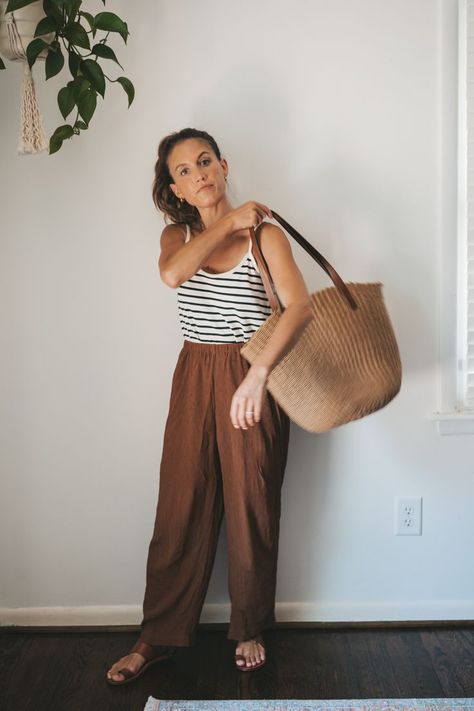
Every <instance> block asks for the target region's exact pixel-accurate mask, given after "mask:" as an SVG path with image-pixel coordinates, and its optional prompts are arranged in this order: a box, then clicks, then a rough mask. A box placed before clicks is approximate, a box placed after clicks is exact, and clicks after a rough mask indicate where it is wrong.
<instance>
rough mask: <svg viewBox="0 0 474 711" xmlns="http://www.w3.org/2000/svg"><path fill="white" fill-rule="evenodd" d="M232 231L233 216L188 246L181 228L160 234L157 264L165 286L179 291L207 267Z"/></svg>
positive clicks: (225, 217)
mask: <svg viewBox="0 0 474 711" xmlns="http://www.w3.org/2000/svg"><path fill="white" fill-rule="evenodd" d="M233 231H234V227H233V222H232V216H231V214H230V213H227V214H226V215H224V216H223V217H221V218H220V219H219V220H216V222H214V224H213V225H211V226H210V227H208V228H207V229H205V230H204V231H203V232H201V233H200V234H199V235H196V236H195V237H194V238H193V239H192V240H189V242H186V243H185V242H184V239H185V237H184V234H183V228H182V227H179V226H178V225H176V224H171V225H166V227H165V228H164V229H163V232H162V233H161V240H160V245H161V254H160V257H159V260H158V269H159V272H160V276H161V278H162V280H163V281H164V283H165V284H167V285H168V286H170V287H171V288H172V289H176V288H177V287H178V286H179V285H180V284H182V283H183V282H184V281H186V280H187V279H189V278H190V277H191V276H193V274H195V273H196V272H197V271H198V269H200V268H201V267H202V266H203V264H206V262H207V259H208V257H209V255H210V254H211V253H212V252H213V251H214V250H215V249H216V247H217V246H218V245H219V244H221V242H223V241H224V239H225V238H226V237H227V235H229V234H232V232H233Z"/></svg>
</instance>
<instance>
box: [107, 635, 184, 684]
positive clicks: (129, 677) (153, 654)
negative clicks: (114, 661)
mask: <svg viewBox="0 0 474 711" xmlns="http://www.w3.org/2000/svg"><path fill="white" fill-rule="evenodd" d="M132 652H137V653H138V654H141V656H142V657H143V658H144V659H145V664H143V665H142V666H141V667H140V669H139V670H138V671H136V672H133V671H132V670H131V669H129V668H128V667H122V668H121V669H117V671H116V672H114V674H122V675H123V676H124V677H125V679H119V680H117V681H116V680H115V679H112V678H111V677H109V675H108V672H107V676H106V679H107V682H108V683H109V684H112V685H113V686H120V685H121V684H128V682H130V681H133V680H134V679H137V678H138V677H139V676H141V675H142V674H143V672H145V671H146V670H147V669H148V668H149V667H151V666H152V665H153V664H156V663H157V662H164V661H165V660H166V659H171V657H172V656H173V654H175V652H176V647H171V646H164V645H159V646H158V645H151V644H147V643H146V642H140V641H138V642H136V643H135V644H134V645H133V647H132V649H131V650H130V652H129V654H132Z"/></svg>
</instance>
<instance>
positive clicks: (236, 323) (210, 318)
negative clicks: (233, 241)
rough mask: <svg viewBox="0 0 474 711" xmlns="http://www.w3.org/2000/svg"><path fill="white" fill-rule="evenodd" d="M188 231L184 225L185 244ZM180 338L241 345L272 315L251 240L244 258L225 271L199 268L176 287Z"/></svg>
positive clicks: (187, 227) (188, 235)
mask: <svg viewBox="0 0 474 711" xmlns="http://www.w3.org/2000/svg"><path fill="white" fill-rule="evenodd" d="M190 238H191V230H190V228H189V225H186V242H188V241H189V239H190ZM176 291H177V299H178V315H179V321H180V324H181V331H182V334H183V338H184V339H185V340H186V341H194V342H199V343H244V342H245V341H248V340H249V339H250V337H251V336H252V334H253V333H254V332H255V331H256V330H257V329H258V328H260V326H261V325H262V323H263V322H264V321H266V319H267V318H268V317H269V316H270V314H271V313H272V309H271V306H270V302H269V300H268V297H267V295H266V292H265V288H264V286H263V281H262V277H261V276H260V272H259V270H258V267H257V262H256V261H255V257H254V256H253V254H252V240H251V238H250V237H249V247H248V250H247V252H246V254H245V255H244V257H243V259H242V260H241V261H240V262H239V264H237V266H235V267H234V268H233V269H230V270H229V271H227V272H219V273H217V274H209V272H205V271H204V270H203V269H199V270H198V271H197V272H196V273H195V274H194V275H193V276H192V277H191V278H190V279H188V280H187V281H185V282H183V283H182V284H180V286H178V287H177V289H176Z"/></svg>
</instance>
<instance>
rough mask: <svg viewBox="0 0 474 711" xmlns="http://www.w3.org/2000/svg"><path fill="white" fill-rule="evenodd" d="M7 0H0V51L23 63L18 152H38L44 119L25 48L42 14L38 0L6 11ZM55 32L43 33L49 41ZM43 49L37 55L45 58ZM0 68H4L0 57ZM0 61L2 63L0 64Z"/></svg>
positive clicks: (42, 145) (43, 141) (43, 143)
mask: <svg viewBox="0 0 474 711" xmlns="http://www.w3.org/2000/svg"><path fill="white" fill-rule="evenodd" d="M7 5H8V0H0V55H2V56H3V57H5V58H6V59H9V60H10V61H12V62H22V63H23V68H24V70H23V80H22V87H21V97H20V135H19V137H18V153H19V154H20V155H21V154H25V153H41V152H42V151H45V150H46V149H47V142H46V137H45V134H44V128H43V120H42V116H41V113H40V110H39V106H38V102H37V100H36V92H35V84H34V80H33V75H32V73H31V69H30V66H29V64H28V61H27V57H26V52H25V49H26V47H27V46H28V44H29V43H30V42H31V41H32V40H33V39H34V37H35V30H36V26H37V25H38V23H39V21H40V20H41V19H42V18H43V17H44V16H45V15H44V11H43V7H42V4H41V3H40V2H34V3H31V4H30V5H28V6H25V7H22V8H20V9H18V10H16V11H15V12H6V7H7ZM53 38H54V33H53V32H50V33H48V34H45V35H43V36H42V39H43V40H44V41H45V42H51V41H52V40H53ZM46 55H47V51H46V49H44V50H43V51H42V52H41V53H40V54H39V55H38V57H37V59H42V60H43V61H44V60H45V59H46ZM0 62H1V63H2V64H1V65H0V68H1V69H5V65H4V64H3V62H2V60H1V58H0ZM2 65H3V66H2Z"/></svg>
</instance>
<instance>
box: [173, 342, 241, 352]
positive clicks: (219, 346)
mask: <svg viewBox="0 0 474 711" xmlns="http://www.w3.org/2000/svg"><path fill="white" fill-rule="evenodd" d="M245 343H246V341H240V342H235V343H197V342H196V341H188V340H186V339H184V341H183V349H184V350H190V351H206V352H208V353H209V352H210V351H211V352H212V351H219V353H222V352H226V351H237V352H240V349H241V348H242V346H243V345H244V344H245Z"/></svg>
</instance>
